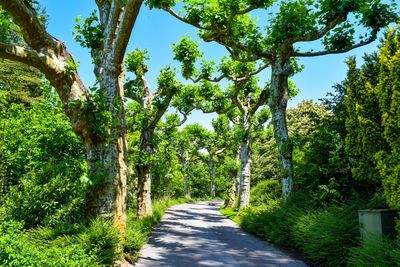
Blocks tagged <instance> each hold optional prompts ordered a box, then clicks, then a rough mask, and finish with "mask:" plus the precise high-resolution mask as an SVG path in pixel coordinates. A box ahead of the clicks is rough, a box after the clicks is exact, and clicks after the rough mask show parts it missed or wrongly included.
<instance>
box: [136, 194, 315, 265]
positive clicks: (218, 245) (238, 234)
mask: <svg viewBox="0 0 400 267" xmlns="http://www.w3.org/2000/svg"><path fill="white" fill-rule="evenodd" d="M221 203H222V202H219V201H212V202H198V203H191V204H183V205H178V206H174V207H172V208H170V209H169V210H168V211H167V213H166V214H165V216H164V218H163V220H162V222H161V223H160V224H158V225H157V226H156V227H155V228H154V230H153V232H152V235H151V237H150V239H149V243H148V245H146V246H145V247H144V248H143V250H142V251H141V255H142V256H141V258H140V260H139V262H138V263H137V264H136V266H137V267H144V266H146V267H150V266H160V267H161V266H171V267H172V266H173V267H181V266H182V267H196V266H257V267H259V266H293V267H294V266H299V267H301V266H307V265H305V264H304V263H302V262H301V261H298V260H295V259H292V258H290V257H289V256H287V255H285V254H284V253H282V252H281V251H279V250H277V249H276V248H274V247H272V246H269V245H267V244H266V243H264V242H262V241H260V240H259V239H257V238H255V237H253V236H252V235H249V234H247V233H245V232H243V231H242V230H240V228H238V226H237V225H236V224H235V223H233V222H232V221H230V220H228V219H226V218H225V217H224V216H222V215H221V214H220V213H219V206H220V205H221Z"/></svg>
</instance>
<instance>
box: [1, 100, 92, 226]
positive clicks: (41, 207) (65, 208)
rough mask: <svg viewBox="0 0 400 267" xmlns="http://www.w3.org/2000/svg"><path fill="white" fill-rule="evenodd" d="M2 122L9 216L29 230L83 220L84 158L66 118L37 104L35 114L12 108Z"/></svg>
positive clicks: (3, 159)
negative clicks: (22, 223) (22, 222)
mask: <svg viewBox="0 0 400 267" xmlns="http://www.w3.org/2000/svg"><path fill="white" fill-rule="evenodd" d="M0 120H1V123H0V125H1V126H0V136H1V139H2V140H4V142H2V143H1V144H0V151H1V159H2V160H1V161H0V162H1V163H0V166H1V172H0V175H1V178H2V184H1V186H2V190H3V192H8V191H9V193H8V194H7V195H3V198H4V199H3V201H4V204H5V205H4V207H5V209H6V210H7V216H8V217H9V218H10V219H14V220H18V221H24V222H25V227H28V228H29V227H34V226H36V225H43V224H46V225H54V224H57V223H62V222H65V221H68V220H73V221H74V220H75V221H76V220H79V219H80V218H81V215H82V213H81V209H82V204H83V196H84V192H85V183H84V182H83V181H82V180H81V178H82V177H83V176H84V174H85V172H86V164H85V156H84V155H85V154H84V148H83V147H82V144H81V143H80V140H79V139H78V137H77V136H76V135H75V134H74V133H73V131H72V129H71V126H70V123H69V121H68V119H67V118H66V117H65V115H64V114H63V113H61V112H60V110H59V109H57V108H55V107H54V106H52V105H50V104H33V105H32V108H31V109H26V108H24V107H23V106H22V105H15V104H14V105H12V106H11V108H10V109H9V110H8V112H7V114H6V116H5V117H2V118H0ZM16 136H18V138H15V137H16Z"/></svg>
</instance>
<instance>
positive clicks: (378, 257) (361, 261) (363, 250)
mask: <svg viewBox="0 0 400 267" xmlns="http://www.w3.org/2000/svg"><path fill="white" fill-rule="evenodd" d="M350 255H351V257H350V259H349V261H348V266H352V267H374V266H382V267H391V266H399V258H400V241H399V240H394V241H393V240H388V239H382V240H369V241H367V242H365V243H363V244H362V246H361V247H355V248H352V249H351V250H350Z"/></svg>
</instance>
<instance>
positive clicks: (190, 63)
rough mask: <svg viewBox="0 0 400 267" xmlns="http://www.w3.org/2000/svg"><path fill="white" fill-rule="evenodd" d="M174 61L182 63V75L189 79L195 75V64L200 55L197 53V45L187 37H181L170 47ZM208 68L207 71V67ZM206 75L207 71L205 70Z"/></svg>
mask: <svg viewBox="0 0 400 267" xmlns="http://www.w3.org/2000/svg"><path fill="white" fill-rule="evenodd" d="M172 49H173V51H174V59H175V60H178V61H179V62H181V63H182V75H183V77H184V78H186V79H189V78H190V77H191V76H193V75H194V74H195V73H196V69H195V63H196V61H197V59H198V58H199V57H201V56H202V53H201V52H200V51H199V44H198V43H197V42H195V41H192V40H191V39H190V37H189V36H185V37H183V38H182V39H181V40H180V41H179V42H178V43H177V44H174V45H173V46H172ZM206 67H208V71H209V70H210V69H209V66H206ZM205 72H206V74H207V70H205Z"/></svg>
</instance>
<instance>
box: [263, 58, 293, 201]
mask: <svg viewBox="0 0 400 267" xmlns="http://www.w3.org/2000/svg"><path fill="white" fill-rule="evenodd" d="M290 73H291V66H290V63H289V62H285V63H283V64H282V63H281V62H280V61H279V60H277V61H276V62H275V64H274V65H273V66H272V74H271V98H270V101H269V107H270V109H271V113H272V125H273V127H274V136H275V140H276V143H277V145H278V159H279V165H280V169H281V175H280V176H281V179H282V194H283V197H284V198H287V197H288V196H289V195H290V193H291V192H292V188H293V160H292V154H293V146H292V144H291V142H290V139H289V134H288V129H287V125H286V107H287V101H288V79H289V75H290Z"/></svg>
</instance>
